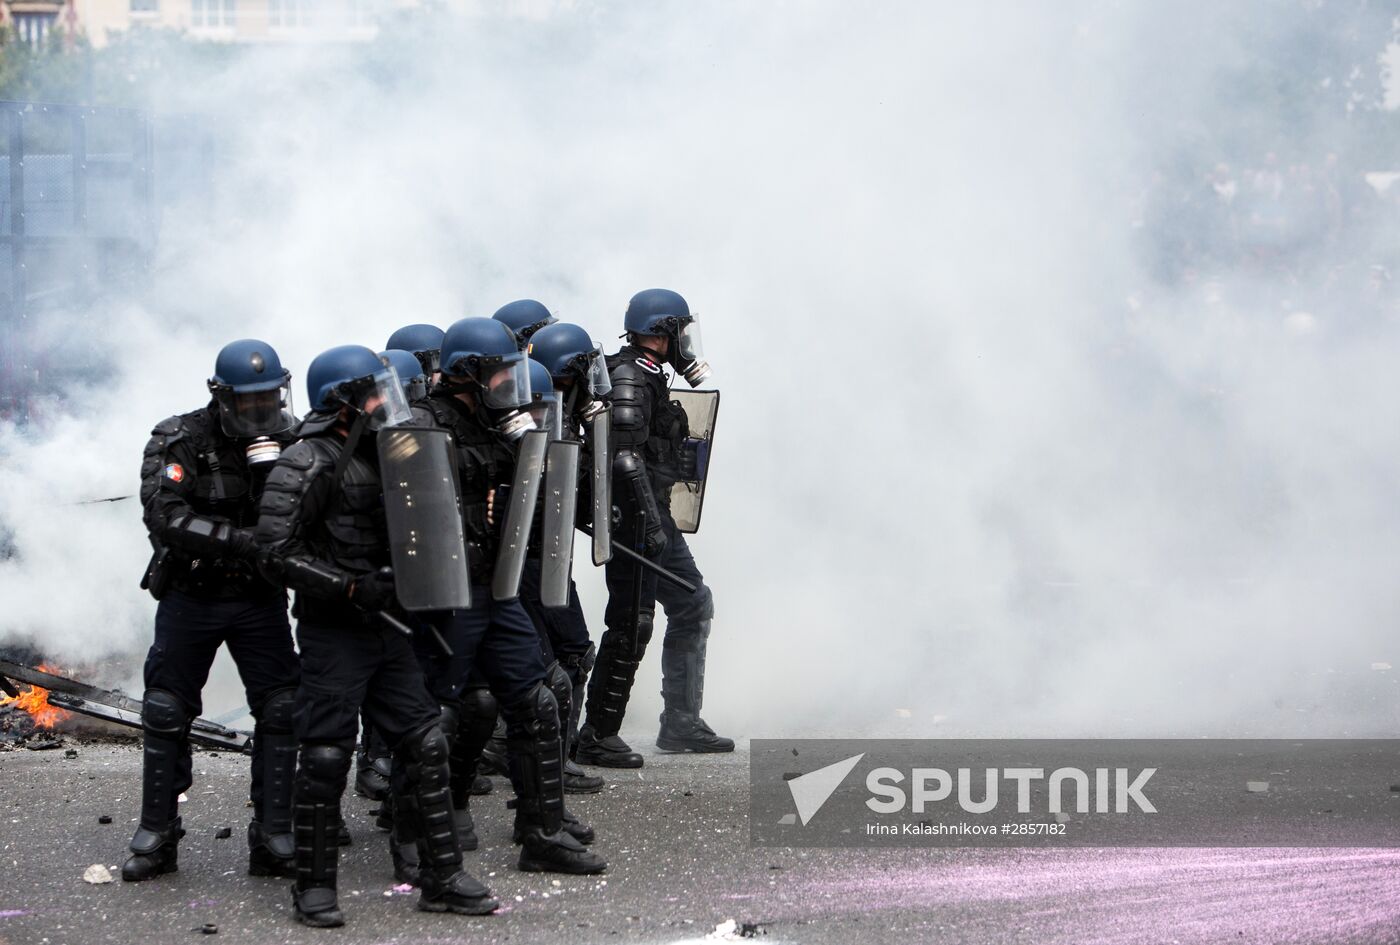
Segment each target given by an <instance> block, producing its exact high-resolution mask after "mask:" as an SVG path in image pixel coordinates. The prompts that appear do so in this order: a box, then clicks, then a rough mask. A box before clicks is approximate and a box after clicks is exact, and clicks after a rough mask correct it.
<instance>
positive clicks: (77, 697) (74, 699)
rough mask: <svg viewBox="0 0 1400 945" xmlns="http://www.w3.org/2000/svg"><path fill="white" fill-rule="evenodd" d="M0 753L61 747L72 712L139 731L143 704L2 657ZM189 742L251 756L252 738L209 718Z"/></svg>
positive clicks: (193, 727)
mask: <svg viewBox="0 0 1400 945" xmlns="http://www.w3.org/2000/svg"><path fill="white" fill-rule="evenodd" d="M0 691H3V692H4V693H5V695H4V696H3V697H0V749H3V748H4V747H5V745H6V743H11V744H12V746H13V744H18V743H23V745H24V747H26V748H34V749H38V748H57V747H59V746H61V745H62V744H63V740H62V738H59V737H58V736H57V735H55V734H53V731H52V730H53V729H54V727H55V726H59V725H62V724H63V723H65V722H67V721H68V720H69V719H71V718H72V714H73V713H74V712H76V713H79V714H81V715H85V716H89V717H91V718H95V719H100V720H102V721H104V722H114V723H116V724H118V725H124V726H128V727H130V728H140V727H141V700H140V699H133V698H131V697H130V696H128V695H126V694H125V693H123V692H121V691H119V690H111V689H99V688H98V687H96V686H90V685H88V684H87V683H84V682H79V681H78V680H76V679H70V678H68V677H67V676H63V675H60V674H59V673H58V672H57V671H55V668H54V667H52V666H49V665H47V664H45V663H40V664H39V665H38V666H27V665H25V664H23V663H19V662H15V661H14V660H10V659H5V658H0ZM190 740H191V741H194V742H199V743H202V744H205V745H210V746H213V747H217V748H231V749H233V750H235V751H239V752H244V753H249V752H251V751H252V734H251V733H250V732H244V731H241V730H239V729H232V728H228V727H226V726H223V725H219V724H218V723H217V722H211V721H209V720H208V719H195V720H194V721H193V722H192V723H191V724H190Z"/></svg>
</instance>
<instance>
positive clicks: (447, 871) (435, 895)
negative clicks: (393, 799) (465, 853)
mask: <svg viewBox="0 0 1400 945" xmlns="http://www.w3.org/2000/svg"><path fill="white" fill-rule="evenodd" d="M405 741H407V742H408V745H407V752H408V756H407V757H408V759H409V770H408V772H407V775H408V778H407V781H406V784H407V785H408V786H409V788H410V789H411V793H412V795H413V801H412V803H411V807H412V813H413V815H414V821H415V824H416V827H417V841H418V859H419V874H420V880H421V881H420V884H419V888H420V889H421V890H422V894H421V895H420V896H419V898H418V908H419V909H421V910H422V911H424V912H455V913H458V914H461V915H488V914H489V913H492V912H495V911H496V907H497V906H498V905H499V903H497V902H496V900H495V898H493V897H492V895H491V891H490V890H489V889H487V888H486V887H485V886H483V885H482V884H481V883H479V882H477V880H476V879H475V878H473V877H472V876H471V875H470V874H469V873H467V872H466V871H465V870H464V869H462V848H461V846H460V845H459V843H458V841H457V829H456V825H455V822H454V818H453V808H452V791H451V788H450V787H449V782H450V777H451V775H450V773H449V770H448V747H447V739H446V738H445V737H444V736H443V734H442V732H441V731H440V730H439V729H438V728H437V726H433V727H432V728H430V729H428V730H427V731H426V732H424V733H422V734H417V735H410V736H409V737H408V739H406V740H405ZM408 816H409V811H407V810H405V811H400V812H399V819H400V820H405V819H407V817H408Z"/></svg>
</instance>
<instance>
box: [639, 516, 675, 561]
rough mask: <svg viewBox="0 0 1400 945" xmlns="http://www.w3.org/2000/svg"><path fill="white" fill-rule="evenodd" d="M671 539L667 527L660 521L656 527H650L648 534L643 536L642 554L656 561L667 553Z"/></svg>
mask: <svg viewBox="0 0 1400 945" xmlns="http://www.w3.org/2000/svg"><path fill="white" fill-rule="evenodd" d="M670 545H671V539H670V538H668V537H666V529H664V528H662V527H661V525H660V523H658V524H657V525H656V526H655V527H654V528H648V529H647V532H646V535H645V536H643V538H642V554H644V555H646V556H647V557H648V558H650V559H651V560H652V561H656V560H658V559H659V558H661V557H662V556H663V555H665V554H666V549H667V548H668V547H670Z"/></svg>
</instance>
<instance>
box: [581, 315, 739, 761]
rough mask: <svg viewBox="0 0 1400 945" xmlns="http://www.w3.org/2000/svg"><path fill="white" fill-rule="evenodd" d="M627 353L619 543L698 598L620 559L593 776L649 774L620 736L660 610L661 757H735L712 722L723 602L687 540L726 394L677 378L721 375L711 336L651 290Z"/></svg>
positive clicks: (618, 410)
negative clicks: (710, 664)
mask: <svg viewBox="0 0 1400 945" xmlns="http://www.w3.org/2000/svg"><path fill="white" fill-rule="evenodd" d="M624 324H625V326H626V329H627V344H626V345H625V346H624V347H623V348H622V350H621V351H619V352H618V353H617V354H615V355H613V356H611V357H609V358H608V370H609V374H610V376H611V380H612V390H611V392H610V393H609V394H608V398H607V399H608V402H609V403H610V404H611V407H612V435H613V441H614V442H613V446H614V449H615V454H616V455H615V458H614V460H613V479H612V500H613V504H614V505H615V506H617V507H618V509H619V510H620V511H621V513H622V519H621V524H620V525H619V526H618V530H617V532H618V533H617V534H616V535H615V536H614V539H615V540H616V541H618V542H626V543H627V544H628V545H630V546H631V547H633V548H634V549H635V550H637V551H640V552H642V553H644V554H645V555H646V557H647V558H649V559H651V560H652V561H653V562H655V563H656V564H658V565H661V566H662V567H663V568H665V569H666V570H667V571H669V572H670V573H671V574H673V575H675V576H678V577H680V578H682V579H684V580H686V581H687V582H689V583H690V584H691V585H693V586H694V588H695V590H694V591H688V590H683V589H680V588H678V587H677V586H676V585H675V584H674V583H673V582H671V581H660V582H658V580H657V577H656V576H655V575H654V574H653V573H651V572H649V571H646V570H644V569H643V568H641V567H640V566H639V565H637V564H635V563H633V562H632V561H630V560H628V559H626V558H624V557H620V556H614V557H613V558H612V560H611V561H609V563H608V565H607V568H606V576H607V584H608V604H607V609H606V610H605V611H604V616H603V619H604V622H605V623H606V625H607V626H606V629H605V630H604V632H603V637H602V640H601V642H600V644H599V646H598V659H597V663H596V665H595V666H594V670H593V677H592V680H591V682H590V684H589V687H588V706H587V719H586V723H585V725H584V727H583V728H582V730H580V732H579V739H578V747H577V749H576V752H575V757H576V758H577V759H578V761H579V762H581V763H583V764H595V765H603V766H606V767H616V768H639V767H641V765H642V756H641V755H639V754H637V753H636V752H634V751H632V749H631V748H630V747H629V746H628V745H627V743H626V742H625V741H623V740H622V738H621V737H620V736H619V735H618V731H619V730H620V728H621V726H622V719H623V715H624V714H625V712H626V710H627V702H628V699H629V698H630V696H631V692H632V685H633V683H634V682H635V680H636V676H637V667H638V666H639V665H640V664H641V660H642V655H643V654H644V653H645V652H646V646H647V643H648V642H649V641H650V640H651V635H652V626H653V621H654V619H655V611H656V604H657V603H658V602H659V603H660V604H661V606H662V607H663V608H664V609H665V611H666V621H667V623H666V636H665V639H664V641H663V643H662V649H661V673H662V680H661V695H662V698H663V700H664V702H665V709H664V711H663V712H662V713H661V730H660V733H659V734H658V735H657V738H656V745H657V747H658V748H661V749H662V750H663V751H694V752H727V751H733V750H734V742H733V740H732V739H729V738H725V737H723V736H721V735H717V734H715V732H714V730H713V729H712V728H710V726H709V725H707V724H706V723H705V720H704V719H702V718H701V717H700V706H701V703H702V700H703V696H704V685H705V652H706V646H707V641H708V639H709V636H710V623H711V620H712V618H713V617H714V600H713V596H712V595H711V592H710V589H709V587H708V586H706V585H705V582H704V578H703V577H702V576H701V574H700V571H699V569H698V568H697V567H696V566H695V559H694V557H692V556H691V553H690V548H689V547H688V546H687V544H686V540H685V533H687V532H693V531H695V530H696V528H698V527H699V522H700V510H701V507H702V503H703V500H704V486H705V474H706V471H707V467H708V461H709V445H710V436H711V434H712V433H713V427H714V417H715V413H716V412H717V410H718V403H719V395H718V392H717V391H680V390H672V389H671V385H670V382H669V381H668V377H667V373H666V366H669V367H670V368H671V369H672V370H674V371H675V373H676V374H678V375H680V376H682V377H684V378H685V379H686V382H687V383H689V384H690V386H691V387H699V386H700V385H701V384H703V383H704V382H705V380H706V379H707V378H708V377H709V375H710V366H709V363H708V362H706V361H705V360H704V356H703V354H702V353H701V350H700V334H699V331H700V329H699V325H698V324H697V322H696V319H695V316H694V315H692V314H691V312H690V307H689V306H688V305H687V304H686V301H685V299H684V298H682V297H681V296H680V294H679V293H676V292H673V291H671V290H669V289H646V290H644V291H642V292H638V293H637V294H636V295H634V296H633V297H632V300H631V302H630V303H629V304H628V306H627V314H626V316H625V319H624Z"/></svg>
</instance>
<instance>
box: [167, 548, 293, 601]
mask: <svg viewBox="0 0 1400 945" xmlns="http://www.w3.org/2000/svg"><path fill="white" fill-rule="evenodd" d="M141 586H142V587H144V588H146V589H147V590H149V591H150V592H151V596H153V597H154V598H155V599H156V600H160V599H161V598H162V597H164V596H165V594H166V593H167V592H168V591H171V590H175V591H179V592H180V593H182V594H187V595H189V596H190V597H197V598H201V599H203V600H244V599H249V598H252V599H259V600H261V599H266V600H276V599H278V598H281V597H283V594H284V592H283V591H282V589H281V588H279V587H277V586H276V585H274V584H271V583H269V582H268V581H267V580H266V579H265V578H264V577H263V576H262V575H261V574H259V573H258V570H257V568H256V567H255V566H254V565H253V564H252V562H249V561H245V560H243V559H242V558H186V557H184V556H182V555H178V554H175V553H173V552H171V551H169V550H168V549H162V550H161V551H158V552H156V554H155V555H154V556H153V557H152V558H151V563H150V566H149V567H148V568H147V570H146V576H145V578H144V579H143V580H142V582H141Z"/></svg>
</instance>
